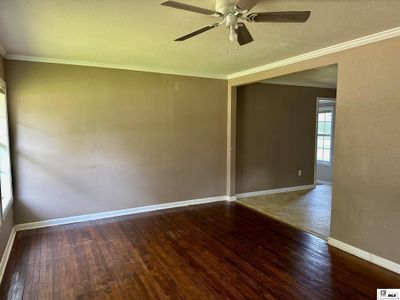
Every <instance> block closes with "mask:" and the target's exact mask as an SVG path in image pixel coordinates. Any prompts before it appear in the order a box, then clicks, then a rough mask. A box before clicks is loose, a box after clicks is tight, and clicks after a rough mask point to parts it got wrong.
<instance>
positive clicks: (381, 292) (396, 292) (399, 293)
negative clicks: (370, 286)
mask: <svg viewBox="0 0 400 300" xmlns="http://www.w3.org/2000/svg"><path fill="white" fill-rule="evenodd" d="M377 293H378V295H377V299H378V300H380V299H400V289H378V291H377Z"/></svg>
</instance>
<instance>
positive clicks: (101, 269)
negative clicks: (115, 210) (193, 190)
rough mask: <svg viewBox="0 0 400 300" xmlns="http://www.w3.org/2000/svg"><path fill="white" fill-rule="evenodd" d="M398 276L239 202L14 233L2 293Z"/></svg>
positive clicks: (246, 288)
mask: <svg viewBox="0 0 400 300" xmlns="http://www.w3.org/2000/svg"><path fill="white" fill-rule="evenodd" d="M399 287H400V275H398V274H395V273H392V272H390V271H387V270H385V269H382V268H380V267H377V266H374V265H372V264H370V263H368V262H366V261H363V260H361V259H359V258H356V257H354V256H352V255H349V254H347V253H345V252H343V251H340V250H338V249H335V248H332V247H330V246H328V245H327V244H326V242H325V241H323V240H321V239H319V238H317V237H314V236H312V235H310V234H308V233H304V232H302V231H299V230H296V229H294V228H292V227H290V226H287V225H285V224H283V223H280V222H278V221H276V220H274V219H271V218H268V217H265V216H263V215H261V214H259V213H257V212H255V211H252V210H250V209H247V208H245V207H242V206H240V205H238V204H232V203H231V204H230V203H218V204H208V205H199V206H191V207H185V208H177V209H170V210H165V211H158V212H151V213H144V214H138V215H131V216H123V217H118V218H110V219H104V220H96V221H90V222H83V223H76V224H70V225H62V226H56V227H49V228H42V229H35V230H29V231H23V232H18V233H17V236H16V239H15V243H14V245H13V248H12V252H11V255H10V259H9V262H8V265H7V269H6V272H5V274H4V278H3V282H2V284H1V286H0V299H18V300H19V299H375V298H376V288H399Z"/></svg>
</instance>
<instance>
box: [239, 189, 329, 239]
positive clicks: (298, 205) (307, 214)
mask: <svg viewBox="0 0 400 300" xmlns="http://www.w3.org/2000/svg"><path fill="white" fill-rule="evenodd" d="M331 202H332V186H331V185H317V186H316V187H315V188H314V189H312V190H305V191H297V192H289V193H281V194H274V195H263V196H257V197H249V198H244V199H241V200H240V201H239V203H241V204H243V205H245V206H247V207H250V208H252V209H255V210H257V211H259V212H261V213H264V214H266V215H269V216H271V217H273V218H276V219H278V220H280V221H282V222H285V223H287V224H290V225H293V226H295V227H297V228H300V229H302V230H305V231H308V232H311V233H313V234H315V235H317V236H319V237H321V238H324V239H327V238H328V237H329V230H330V220H331Z"/></svg>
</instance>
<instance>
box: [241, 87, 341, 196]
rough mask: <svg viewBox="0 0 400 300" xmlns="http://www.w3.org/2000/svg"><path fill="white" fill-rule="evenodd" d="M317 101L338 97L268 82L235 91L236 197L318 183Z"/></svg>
mask: <svg viewBox="0 0 400 300" xmlns="http://www.w3.org/2000/svg"><path fill="white" fill-rule="evenodd" d="M318 97H329V98H335V97H336V90H335V89H324V88H312V87H300V86H289V85H276V84H265V83H257V84H251V85H246V86H241V87H239V88H238V89H237V125H236V138H237V140H236V147H237V148H236V149H237V152H236V189H237V190H236V191H237V193H238V194H239V193H247V192H254V191H261V190H270V189H278V188H284V187H291V186H299V185H308V184H314V167H315V164H314V162H315V159H314V158H315V130H316V129H315V125H316V119H315V117H316V107H317V98H318ZM298 170H302V176H298Z"/></svg>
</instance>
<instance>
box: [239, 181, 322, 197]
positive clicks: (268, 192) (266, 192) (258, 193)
mask: <svg viewBox="0 0 400 300" xmlns="http://www.w3.org/2000/svg"><path fill="white" fill-rule="evenodd" d="M313 188H315V185H314V184H310V185H299V186H291V187H285V188H280V189H273V190H264V191H256V192H249V193H242V194H237V195H236V198H237V199H242V198H248V197H255V196H262V195H272V194H279V193H287V192H295V191H302V190H309V189H313Z"/></svg>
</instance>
